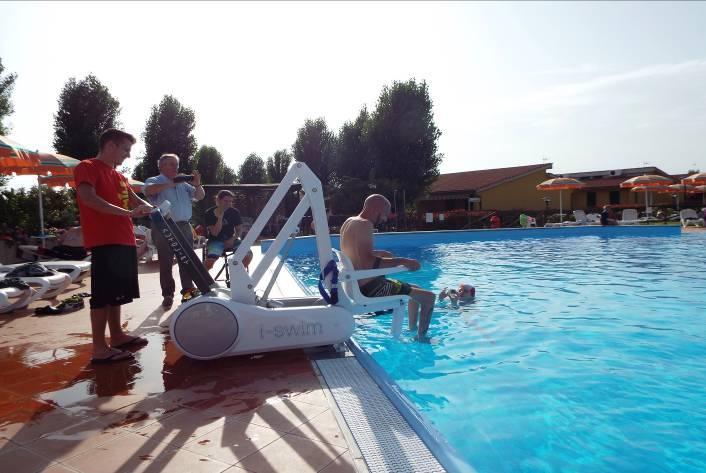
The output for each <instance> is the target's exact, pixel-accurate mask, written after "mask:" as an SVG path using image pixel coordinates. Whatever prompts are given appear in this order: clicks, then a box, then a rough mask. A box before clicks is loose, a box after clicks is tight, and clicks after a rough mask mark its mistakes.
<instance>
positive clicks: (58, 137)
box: [54, 75, 120, 160]
mask: <svg viewBox="0 0 706 473" xmlns="http://www.w3.org/2000/svg"><path fill="white" fill-rule="evenodd" d="M58 103H59V110H58V111H57V112H56V115H54V149H56V151H57V152H58V153H61V154H65V155H67V156H71V157H73V158H76V159H81V160H83V159H88V158H93V157H95V156H96V154H98V138H99V137H100V134H101V133H102V132H103V131H104V130H105V129H107V128H116V127H118V126H120V124H119V122H118V115H119V114H120V102H118V100H117V99H116V98H115V97H113V96H112V95H111V94H110V92H109V91H108V88H107V87H106V86H104V85H103V84H101V82H100V81H99V80H98V79H97V78H96V77H95V76H94V75H88V76H87V77H86V78H85V79H83V80H81V81H76V79H75V78H73V77H72V78H70V79H69V80H68V81H67V82H66V84H65V85H64V88H63V89H62V90H61V93H60V94H59V100H58Z"/></svg>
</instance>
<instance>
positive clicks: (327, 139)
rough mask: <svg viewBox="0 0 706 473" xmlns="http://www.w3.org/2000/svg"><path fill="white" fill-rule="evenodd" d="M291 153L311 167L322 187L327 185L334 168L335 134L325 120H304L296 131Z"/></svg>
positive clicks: (297, 159)
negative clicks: (302, 124)
mask: <svg viewBox="0 0 706 473" xmlns="http://www.w3.org/2000/svg"><path fill="white" fill-rule="evenodd" d="M292 154H293V155H294V159H295V160H296V161H301V162H303V163H306V164H307V166H309V168H311V170H312V171H313V172H314V174H316V176H317V177H318V178H319V180H321V184H322V185H323V186H324V187H326V186H328V185H329V183H330V181H331V178H332V175H333V171H334V169H335V163H334V160H335V157H336V135H335V134H334V133H333V132H332V131H330V130H329V129H328V126H327V125H326V120H324V119H323V118H317V119H316V120H310V119H308V120H306V121H305V122H304V126H303V127H302V128H300V129H299V131H297V139H296V141H295V142H294V145H292Z"/></svg>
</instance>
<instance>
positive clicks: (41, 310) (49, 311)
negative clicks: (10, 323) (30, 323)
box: [34, 304, 66, 315]
mask: <svg viewBox="0 0 706 473" xmlns="http://www.w3.org/2000/svg"><path fill="white" fill-rule="evenodd" d="M65 310H66V309H65V308H64V307H62V305H61V304H59V305H58V306H56V307H53V306H50V305H45V306H44V307H37V308H36V309H34V315H59V314H63V313H64V311H65Z"/></svg>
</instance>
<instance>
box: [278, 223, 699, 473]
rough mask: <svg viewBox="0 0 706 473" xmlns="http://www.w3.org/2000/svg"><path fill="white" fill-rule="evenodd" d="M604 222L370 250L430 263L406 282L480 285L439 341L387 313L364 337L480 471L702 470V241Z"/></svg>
mask: <svg viewBox="0 0 706 473" xmlns="http://www.w3.org/2000/svg"><path fill="white" fill-rule="evenodd" d="M601 230H602V229H600V228H598V229H595V230H591V231H590V232H585V231H580V232H575V231H567V232H564V231H563V229H562V231H561V232H537V233H531V232H515V233H512V232H505V235H504V238H498V237H497V234H495V235H493V234H490V233H487V232H486V233H477V234H474V233H473V232H461V233H457V234H455V235H454V236H453V238H452V237H450V236H449V235H448V234H447V233H448V232H444V234H443V235H440V236H439V235H437V236H435V235H433V233H429V234H423V235H421V236H416V237H415V236H409V235H407V236H403V237H402V238H401V239H400V240H399V241H400V245H395V239H394V238H390V239H389V240H388V241H386V242H385V243H386V244H384V245H380V244H379V242H378V243H376V247H378V248H385V249H389V250H391V251H393V252H396V253H398V254H400V255H403V256H407V257H413V258H418V259H420V260H421V261H422V263H423V269H422V270H420V271H418V272H415V273H405V274H403V275H402V276H401V277H400V279H404V280H406V281H409V282H413V283H416V284H419V285H421V286H425V287H429V288H433V289H434V290H436V291H438V290H440V289H441V288H443V287H444V286H453V285H455V284H457V283H458V282H460V281H464V282H469V283H471V284H473V285H474V286H476V288H477V297H476V299H475V301H473V302H472V303H469V304H467V305H463V306H460V307H458V308H454V307H451V306H448V305H439V304H437V307H436V309H435V312H434V317H433V321H432V324H431V328H430V332H429V334H430V335H431V337H432V342H431V343H430V344H421V343H417V342H414V341H413V340H412V334H411V333H405V334H403V336H402V338H401V339H399V340H395V339H392V338H391V337H390V335H389V328H390V317H389V316H380V317H371V318H360V319H359V321H358V327H357V329H356V333H355V338H356V340H357V342H358V343H359V344H360V345H361V346H362V347H363V348H364V349H365V350H367V351H368V352H369V353H370V354H371V355H372V356H373V358H374V359H375V360H376V361H377V362H378V363H379V364H380V365H381V366H382V367H383V368H384V369H385V371H386V372H387V373H388V374H389V376H390V377H391V378H392V379H393V380H395V381H396V382H397V383H398V384H399V386H400V387H401V388H402V389H403V390H404V392H405V393H406V395H407V396H408V397H409V398H410V399H411V400H412V402H413V403H414V404H415V405H416V407H417V408H418V409H419V411H421V412H422V413H423V414H424V415H425V416H426V417H427V418H428V419H429V420H430V421H431V422H432V423H433V425H434V426H435V427H436V428H437V429H438V430H439V431H440V432H442V433H443V434H444V435H445V436H446V438H447V440H448V441H449V443H450V444H451V445H453V446H454V447H455V448H456V450H457V451H458V453H459V454H460V455H461V456H462V457H463V458H465V460H466V461H467V462H468V463H469V464H470V465H472V466H473V467H474V468H476V469H477V470H478V471H479V472H498V471H502V472H516V471H526V472H544V471H585V472H597V471H605V472H608V471H611V472H612V471H640V472H645V471H655V472H656V471H660V472H661V471H675V472H676V471H679V472H687V471H693V472H696V471H699V472H702V471H706V363H705V362H704V360H706V296H704V294H705V293H706V263H704V260H703V249H704V246H705V244H706V235H704V234H703V233H700V234H682V235H679V234H678V232H674V231H671V233H670V232H668V231H666V230H664V229H654V230H653V229H649V228H642V229H639V230H630V231H629V233H623V232H622V231H618V230H611V229H605V230H607V231H605V232H601ZM489 235H490V236H489ZM535 235H536V237H535ZM415 239H416V244H415V243H414V241H415ZM437 240H442V241H444V243H438V242H437ZM452 240H455V241H452ZM301 252H304V251H300V253H301ZM289 263H290V265H291V266H292V268H293V269H294V270H295V272H296V273H297V274H298V275H299V276H300V278H301V279H302V280H303V281H305V283H306V284H307V285H308V286H309V287H312V288H314V287H315V285H316V280H315V279H314V278H313V277H312V271H311V268H314V267H316V262H315V261H314V259H313V258H311V257H307V256H301V255H300V256H296V257H293V258H291V259H290V261H289Z"/></svg>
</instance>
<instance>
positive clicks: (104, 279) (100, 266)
mask: <svg viewBox="0 0 706 473" xmlns="http://www.w3.org/2000/svg"><path fill="white" fill-rule="evenodd" d="M138 297H140V289H139V286H138V281H137V249H136V247H134V246H127V245H105V246H96V247H94V248H92V249H91V301H90V303H91V309H102V308H103V307H106V306H119V305H123V304H129V303H130V302H132V300H133V299H137V298H138Z"/></svg>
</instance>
